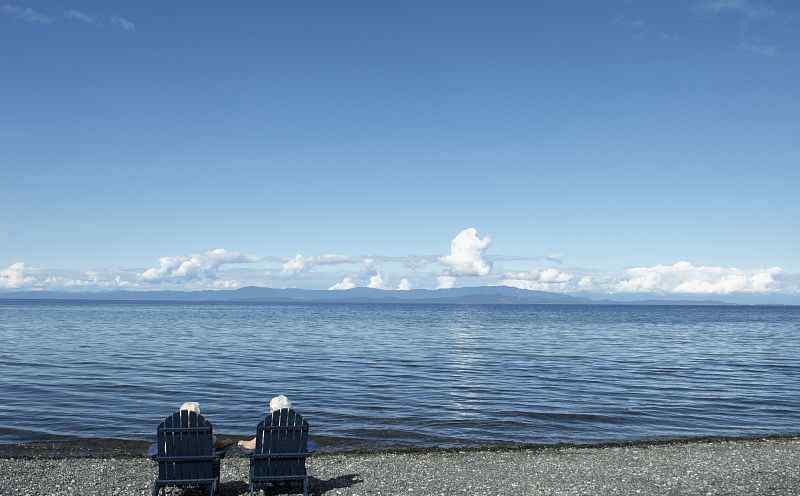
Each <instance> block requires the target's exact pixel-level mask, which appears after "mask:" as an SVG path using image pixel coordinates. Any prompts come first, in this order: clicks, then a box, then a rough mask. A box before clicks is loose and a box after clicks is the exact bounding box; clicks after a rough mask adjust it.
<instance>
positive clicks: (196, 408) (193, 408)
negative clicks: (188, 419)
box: [180, 401, 200, 415]
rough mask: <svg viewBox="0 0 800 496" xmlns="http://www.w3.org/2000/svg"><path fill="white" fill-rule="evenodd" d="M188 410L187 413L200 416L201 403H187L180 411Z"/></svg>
mask: <svg viewBox="0 0 800 496" xmlns="http://www.w3.org/2000/svg"><path fill="white" fill-rule="evenodd" d="M184 410H186V411H187V412H194V413H196V414H198V415H200V403H197V402H196V401H187V402H186V403H184V404H183V405H181V408H180V411H184Z"/></svg>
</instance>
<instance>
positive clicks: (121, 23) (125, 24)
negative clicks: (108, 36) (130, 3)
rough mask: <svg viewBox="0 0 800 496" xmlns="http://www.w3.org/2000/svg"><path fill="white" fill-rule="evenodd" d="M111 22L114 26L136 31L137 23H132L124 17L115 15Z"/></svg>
mask: <svg viewBox="0 0 800 496" xmlns="http://www.w3.org/2000/svg"><path fill="white" fill-rule="evenodd" d="M111 24H113V25H114V26H116V27H118V28H120V29H122V30H124V31H128V32H133V31H136V24H134V23H132V22H131V21H129V20H127V19H125V18H124V17H119V16H113V17H112V18H111Z"/></svg>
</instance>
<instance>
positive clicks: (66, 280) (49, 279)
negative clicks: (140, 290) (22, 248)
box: [0, 262, 135, 290]
mask: <svg viewBox="0 0 800 496" xmlns="http://www.w3.org/2000/svg"><path fill="white" fill-rule="evenodd" d="M134 285H135V284H134V283H132V282H130V281H128V280H127V279H123V277H122V276H121V275H119V274H110V275H109V274H105V275H101V274H100V273H98V272H96V271H91V270H89V271H86V272H83V273H79V272H76V271H63V270H48V269H44V268H40V267H30V266H28V265H26V264H25V263H24V262H18V263H15V264H12V265H10V266H8V267H7V268H5V269H3V270H0V289H20V290H46V289H115V288H125V287H130V286H134Z"/></svg>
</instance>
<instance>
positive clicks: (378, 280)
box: [367, 272, 384, 289]
mask: <svg viewBox="0 0 800 496" xmlns="http://www.w3.org/2000/svg"><path fill="white" fill-rule="evenodd" d="M367 287H368V288H373V289H384V284H383V277H381V275H380V273H378V272H376V273H375V274H374V275H373V276H372V277H370V278H369V283H368V284H367Z"/></svg>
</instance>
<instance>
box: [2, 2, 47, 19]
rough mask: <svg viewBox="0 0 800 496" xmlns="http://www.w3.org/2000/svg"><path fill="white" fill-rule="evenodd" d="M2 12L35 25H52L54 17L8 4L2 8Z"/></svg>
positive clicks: (28, 8)
mask: <svg viewBox="0 0 800 496" xmlns="http://www.w3.org/2000/svg"><path fill="white" fill-rule="evenodd" d="M0 12H2V13H3V14H5V15H8V16H11V17H14V18H16V19H19V20H21V21H25V22H30V23H33V24H50V23H52V22H53V18H52V17H49V16H46V15H44V14H42V13H40V12H37V11H35V10H33V9H32V8H30V7H20V6H19V5H11V4H8V3H7V4H5V5H3V6H0Z"/></svg>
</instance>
